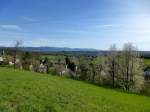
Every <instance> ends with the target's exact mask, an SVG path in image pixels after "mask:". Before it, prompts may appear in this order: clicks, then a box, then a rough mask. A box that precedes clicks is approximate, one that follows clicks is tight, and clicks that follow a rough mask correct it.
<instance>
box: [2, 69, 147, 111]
mask: <svg viewBox="0 0 150 112" xmlns="http://www.w3.org/2000/svg"><path fill="white" fill-rule="evenodd" d="M0 112H150V97H147V96H140V95H135V94H128V93H123V92H118V91H115V90H111V89H105V88H101V87H98V86H95V85H91V84H87V83H84V82H80V81H75V80H71V79H66V78H62V77H57V76H51V75H46V74H39V73H33V72H28V71H19V70H13V69H8V68H0Z"/></svg>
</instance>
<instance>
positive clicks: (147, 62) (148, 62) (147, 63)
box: [144, 59, 150, 67]
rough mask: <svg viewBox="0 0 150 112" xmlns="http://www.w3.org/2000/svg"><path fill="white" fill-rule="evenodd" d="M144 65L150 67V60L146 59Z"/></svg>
mask: <svg viewBox="0 0 150 112" xmlns="http://www.w3.org/2000/svg"><path fill="white" fill-rule="evenodd" d="M144 64H145V65H146V66H149V67H150V59H144Z"/></svg>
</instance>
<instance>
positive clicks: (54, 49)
mask: <svg viewBox="0 0 150 112" xmlns="http://www.w3.org/2000/svg"><path fill="white" fill-rule="evenodd" d="M0 48H1V49H12V48H13V47H0ZM20 50H22V51H28V52H64V51H66V52H67V51H88V52H89V51H98V50H96V49H92V48H68V47H21V48H20Z"/></svg>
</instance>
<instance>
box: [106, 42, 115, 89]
mask: <svg viewBox="0 0 150 112" xmlns="http://www.w3.org/2000/svg"><path fill="white" fill-rule="evenodd" d="M107 66H108V74H109V75H110V76H111V79H112V80H111V82H112V86H113V87H115V78H116V76H117V73H118V72H117V71H118V52H117V48H116V45H115V44H114V45H111V46H110V49H109V54H108V57H107Z"/></svg>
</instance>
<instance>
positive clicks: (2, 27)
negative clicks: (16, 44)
mask: <svg viewBox="0 0 150 112" xmlns="http://www.w3.org/2000/svg"><path fill="white" fill-rule="evenodd" d="M0 30H2V31H21V30H22V28H21V27H20V26H18V25H13V24H3V25H0Z"/></svg>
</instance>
